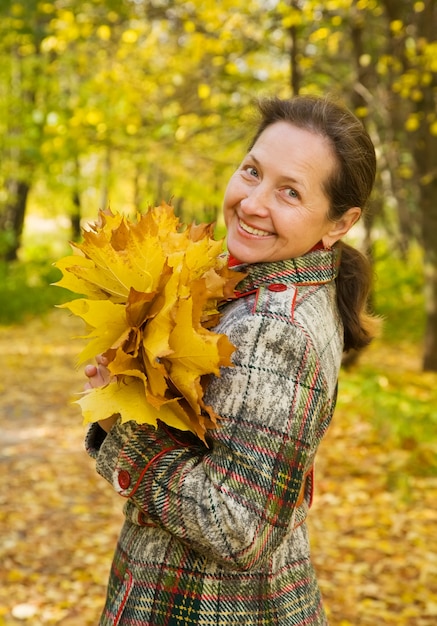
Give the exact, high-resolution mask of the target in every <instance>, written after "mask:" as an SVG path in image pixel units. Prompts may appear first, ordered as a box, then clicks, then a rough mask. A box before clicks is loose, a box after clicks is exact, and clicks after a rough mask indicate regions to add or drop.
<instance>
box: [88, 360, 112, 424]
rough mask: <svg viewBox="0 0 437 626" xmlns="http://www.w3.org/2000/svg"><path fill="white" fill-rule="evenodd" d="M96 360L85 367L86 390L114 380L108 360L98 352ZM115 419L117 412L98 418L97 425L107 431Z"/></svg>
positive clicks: (102, 385)
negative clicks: (93, 363)
mask: <svg viewBox="0 0 437 626" xmlns="http://www.w3.org/2000/svg"><path fill="white" fill-rule="evenodd" d="M96 362H97V365H87V366H86V367H85V376H87V377H88V382H87V383H85V389H86V390H88V389H96V388H97V387H104V386H105V385H107V384H108V383H109V382H111V380H115V377H114V376H111V374H110V372H109V370H108V368H107V365H108V360H107V359H106V358H105V357H104V356H102V355H101V354H99V355H98V356H97V357H96ZM117 419H118V415H117V414H115V415H111V417H108V418H107V419H104V420H100V421H99V425H100V427H101V428H103V430H104V431H105V432H107V433H109V431H110V430H111V428H112V427H113V426H114V424H115V422H116V421H117Z"/></svg>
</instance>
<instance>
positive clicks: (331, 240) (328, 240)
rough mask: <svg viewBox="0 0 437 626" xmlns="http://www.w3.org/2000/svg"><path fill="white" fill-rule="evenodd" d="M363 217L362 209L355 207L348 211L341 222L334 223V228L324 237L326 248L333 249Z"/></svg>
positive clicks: (341, 218)
mask: <svg viewBox="0 0 437 626" xmlns="http://www.w3.org/2000/svg"><path fill="white" fill-rule="evenodd" d="M360 217H361V209H360V207H357V206H354V207H352V208H350V209H348V210H347V211H346V212H345V213H343V215H342V216H341V217H340V219H339V220H336V221H335V222H332V228H331V229H330V230H329V231H328V232H327V233H326V235H324V237H322V242H323V245H324V246H325V248H332V246H333V245H334V244H335V243H336V242H337V241H338V240H339V239H341V238H342V237H344V236H345V235H346V233H347V232H349V230H350V229H351V228H352V226H353V225H354V224H355V222H358V220H359V219H360Z"/></svg>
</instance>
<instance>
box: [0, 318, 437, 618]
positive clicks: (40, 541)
mask: <svg viewBox="0 0 437 626" xmlns="http://www.w3.org/2000/svg"><path fill="white" fill-rule="evenodd" d="M78 323H79V322H78V321H77V320H76V321H75V320H73V319H72V318H69V317H68V316H67V315H66V314H65V312H61V311H55V312H54V313H52V314H50V315H49V316H47V317H45V318H43V319H35V320H31V321H29V322H28V323H26V324H24V325H20V326H14V327H9V328H0V368H1V379H0V428H1V439H0V464H1V470H2V480H1V482H0V626H12V625H16V624H23V623H27V624H30V625H31V626H40V625H42V624H59V625H62V626H87V625H88V624H89V625H96V624H97V622H98V616H99V613H100V609H101V606H102V602H103V598H104V593H105V585H106V580H107V575H108V572H109V566H110V561H111V556H112V552H113V549H114V547H115V542H116V537H117V533H118V530H119V528H120V524H121V520H122V516H121V507H122V504H123V501H122V500H121V498H119V497H118V496H117V495H116V494H113V493H112V492H111V490H110V488H109V486H108V485H107V484H106V483H105V482H104V481H103V479H101V478H100V477H98V476H97V475H96V474H95V471H94V467H93V462H92V461H91V460H90V459H89V458H88V457H87V455H86V454H85V452H84V450H83V434H84V427H83V426H82V423H81V417H80V412H79V409H78V408H77V406H75V405H73V404H72V403H71V400H72V399H73V397H74V393H75V392H77V391H79V390H80V389H81V388H82V385H83V374H82V372H81V371H76V370H75V368H74V361H75V358H76V356H77V353H78V350H79V348H80V344H79V342H77V341H74V340H72V336H74V334H75V333H76V332H78V331H79V329H80V328H81V327H80V326H78ZM375 361H376V362H377V363H378V367H379V368H380V370H381V372H384V371H385V370H386V371H387V372H390V377H389V378H387V377H385V376H382V375H381V376H380V377H379V378H380V380H379V379H378V380H379V382H378V384H380V385H381V389H383V388H384V387H387V385H392V384H393V382H392V381H394V380H398V381H404V382H403V383H402V385H403V387H402V393H405V391H404V387H405V385H407V386H409V388H411V389H410V391H411V394H410V395H411V398H413V400H414V398H415V397H416V396H417V398H418V401H420V403H421V407H422V409H421V411H422V417H423V411H424V409H423V407H424V406H427V404H429V414H430V417H432V416H434V419H435V414H436V411H437V407H436V403H435V399H436V396H435V389H436V388H437V376H435V375H433V374H422V373H421V372H420V363H419V359H418V356H417V355H415V354H414V352H411V353H410V352H408V350H406V351H405V352H402V351H394V350H391V349H389V348H388V347H387V346H384V345H382V344H375V346H373V347H372V348H370V349H369V350H368V351H367V352H366V353H365V355H363V357H362V360H360V364H359V365H358V368H360V367H364V368H365V367H366V363H371V362H375ZM361 363H362V365H361ZM355 367H357V366H355ZM354 377H355V379H354ZM342 378H343V379H344V380H345V381H346V382H345V384H343V385H342V386H341V388H340V401H339V405H338V410H337V413H336V416H335V421H334V423H333V425H332V427H331V429H330V431H329V433H328V436H327V438H326V440H325V442H324V443H323V445H322V449H321V451H320V454H319V460H318V464H317V470H316V471H317V474H316V476H317V482H316V495H315V501H314V505H313V509H312V512H311V517H310V523H309V525H310V532H311V537H312V546H313V558H314V563H315V566H316V568H317V571H318V575H319V581H320V585H321V588H322V591H323V594H324V597H325V604H326V607H327V611H328V614H329V619H330V625H331V626H361V625H362V626H365V625H366V626H376V625H378V626H381V625H386V624H387V625H389V624H390V625H393V626H434V625H435V624H437V532H436V529H437V506H436V502H437V471H434V470H435V467H433V465H434V464H435V458H436V456H435V454H436V448H435V441H436V439H434V441H432V442H431V443H427V442H426V441H425V442H424V443H423V445H422V444H420V445H419V444H418V442H417V440H416V439H414V440H411V441H410V443H409V439H408V437H405V436H404V437H403V438H401V439H399V440H401V441H402V445H395V444H394V442H396V441H397V439H396V438H394V437H393V433H392V431H391V430H389V431H387V433H385V431H384V428H383V426H381V424H376V425H375V423H373V422H372V421H371V420H369V418H368V415H369V412H371V411H372V410H373V409H372V406H371V404H372V403H371V402H370V404H369V395H368V394H365V393H364V392H363V393H361V392H360V382H359V381H361V380H362V378H360V377H359V375H358V374H357V373H356V370H355V373H349V372H344V373H343V376H342ZM349 378H350V380H351V382H350V383H348V380H349ZM354 380H355V381H356V384H355V387H354V384H353V382H354ZM399 393H400V392H399ZM402 402H403V405H402V406H401V409H402V410H405V411H406V410H409V406H407V407H405V404H407V405H408V402H407V400H405V397H403V399H402ZM393 406H396V405H392V406H391V409H390V406H389V407H388V409H387V417H386V419H387V420H390V419H392V417H393V416H391V415H390V410H392V409H393ZM411 407H412V415H411V419H412V420H414V402H413V401H412V402H411ZM389 409H390V410H389ZM425 417H426V416H425ZM381 419H384V417H383V418H381Z"/></svg>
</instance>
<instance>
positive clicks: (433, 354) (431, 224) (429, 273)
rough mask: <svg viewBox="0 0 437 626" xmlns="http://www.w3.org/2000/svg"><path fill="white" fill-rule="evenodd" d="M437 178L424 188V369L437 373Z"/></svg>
mask: <svg viewBox="0 0 437 626" xmlns="http://www.w3.org/2000/svg"><path fill="white" fill-rule="evenodd" d="M436 198H437V177H434V180H433V182H432V184H429V185H427V186H426V187H423V188H422V202H421V204H422V211H423V213H422V216H423V245H424V254H425V259H424V261H425V263H424V265H425V309H426V326H425V337H424V351H423V369H424V370H428V371H433V372H437V202H436Z"/></svg>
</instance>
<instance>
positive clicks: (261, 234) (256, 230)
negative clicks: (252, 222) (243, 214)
mask: <svg viewBox="0 0 437 626" xmlns="http://www.w3.org/2000/svg"><path fill="white" fill-rule="evenodd" d="M238 225H239V226H240V228H241V229H242V230H244V232H245V233H249V234H250V235H257V236H258V237H268V236H269V235H271V234H272V233H269V232H267V231H266V230H260V229H259V228H252V226H249V224H246V223H245V222H243V221H242V220H238Z"/></svg>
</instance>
